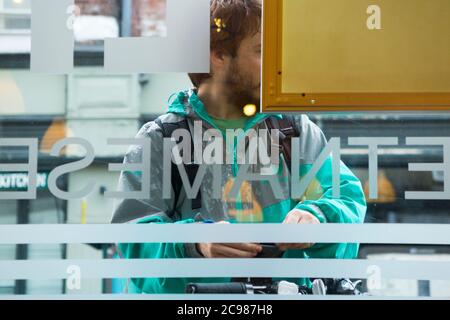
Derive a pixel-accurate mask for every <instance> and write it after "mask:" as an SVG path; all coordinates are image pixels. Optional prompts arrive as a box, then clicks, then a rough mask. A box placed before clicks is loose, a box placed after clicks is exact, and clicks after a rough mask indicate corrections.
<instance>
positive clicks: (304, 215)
mask: <svg viewBox="0 0 450 320" xmlns="http://www.w3.org/2000/svg"><path fill="white" fill-rule="evenodd" d="M283 223H293V224H319V223H320V221H319V219H317V218H316V217H315V216H314V215H312V214H311V213H309V212H308V211H304V210H299V209H294V210H292V211H291V212H289V213H288V215H287V216H286V218H285V219H284V221H283ZM313 245H314V243H277V246H278V248H280V250H283V251H285V250H287V249H308V248H311V247H312V246H313Z"/></svg>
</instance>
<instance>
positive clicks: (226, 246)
mask: <svg viewBox="0 0 450 320" xmlns="http://www.w3.org/2000/svg"><path fill="white" fill-rule="evenodd" d="M217 223H228V222H226V221H220V222H217ZM196 247H197V251H198V252H200V253H201V254H202V255H203V256H204V257H205V258H254V257H256V256H257V255H258V253H260V252H261V250H262V247H261V245H259V244H256V243H197V244H196Z"/></svg>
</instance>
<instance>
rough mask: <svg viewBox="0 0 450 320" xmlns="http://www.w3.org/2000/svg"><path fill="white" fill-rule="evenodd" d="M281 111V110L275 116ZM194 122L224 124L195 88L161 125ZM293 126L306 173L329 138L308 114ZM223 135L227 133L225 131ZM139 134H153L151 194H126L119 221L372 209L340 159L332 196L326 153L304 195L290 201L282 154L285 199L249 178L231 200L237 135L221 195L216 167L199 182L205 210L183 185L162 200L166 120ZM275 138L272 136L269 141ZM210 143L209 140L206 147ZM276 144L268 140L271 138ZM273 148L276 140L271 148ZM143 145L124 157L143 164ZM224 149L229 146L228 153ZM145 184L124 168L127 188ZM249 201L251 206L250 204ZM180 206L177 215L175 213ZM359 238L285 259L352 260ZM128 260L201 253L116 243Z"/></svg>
mask: <svg viewBox="0 0 450 320" xmlns="http://www.w3.org/2000/svg"><path fill="white" fill-rule="evenodd" d="M277 116H278V117H282V115H277ZM267 117H268V115H264V114H257V115H255V116H254V117H252V118H249V120H248V121H247V123H246V125H245V128H243V130H244V131H243V132H244V135H245V133H247V132H248V131H249V130H250V129H254V130H255V131H256V132H261V130H262V129H267V128H266V127H265V119H266V118H267ZM184 119H187V120H188V123H189V126H190V127H191V126H192V128H191V130H193V125H194V123H195V122H196V121H199V122H200V123H201V126H202V129H203V130H208V129H218V128H217V126H216V125H215V123H214V120H213V119H212V118H211V117H210V116H209V115H208V114H207V112H206V110H205V108H204V105H203V104H202V102H201V101H200V99H199V98H198V97H197V95H196V93H195V91H193V90H189V91H184V92H180V93H179V94H178V95H177V96H176V98H175V99H174V100H173V101H172V102H171V104H170V107H169V110H168V112H167V113H166V114H164V115H163V116H161V117H159V120H160V121H161V122H162V123H165V122H168V123H174V122H180V121H183V120H184ZM295 125H296V127H297V130H298V131H299V132H300V150H299V151H300V152H299V154H300V155H301V159H300V176H301V177H303V176H304V175H306V174H307V173H308V171H309V170H310V169H311V168H312V166H313V164H314V161H315V160H316V159H317V157H318V156H319V155H320V153H321V151H322V150H323V148H324V147H325V146H326V144H327V140H326V138H325V136H324V134H323V133H322V131H321V130H320V128H319V127H318V126H316V125H315V124H314V123H313V122H312V121H310V120H309V118H308V117H307V116H306V115H299V116H295ZM221 134H224V133H221ZM137 138H150V139H151V183H150V194H149V195H148V199H146V200H133V199H126V200H121V201H119V202H118V203H117V204H116V206H115V209H114V213H113V218H112V222H113V223H193V222H195V221H196V216H197V215H199V214H200V215H201V217H202V218H203V219H209V220H214V221H221V220H226V221H230V222H232V223H251V222H253V223H281V222H282V221H283V220H284V218H285V217H286V215H287V214H288V213H289V212H290V211H291V210H292V209H294V208H298V209H301V210H305V211H308V212H310V213H311V214H313V215H314V216H315V217H317V218H318V219H319V221H320V222H321V223H363V221H364V217H365V213H366V208H367V207H366V200H365V197H364V192H363V189H362V186H361V182H360V181H359V180H358V178H357V177H356V176H355V175H354V174H353V173H352V172H351V170H350V169H349V168H348V167H347V166H346V165H345V164H344V163H343V162H342V161H341V163H340V192H341V196H340V197H339V198H335V197H333V194H332V170H331V168H332V158H331V156H330V157H328V158H327V159H326V160H325V162H324V163H323V165H322V167H321V169H320V170H319V171H318V173H317V174H316V176H315V179H313V180H312V182H311V183H310V185H309V186H308V188H307V190H306V191H305V193H304V194H303V195H302V197H301V198H299V199H292V198H291V196H290V195H291V193H290V191H291V190H290V186H291V176H290V174H289V169H288V165H287V163H286V162H285V161H284V158H283V155H282V154H279V164H278V165H277V166H276V168H275V169H273V170H274V174H276V175H277V177H278V181H279V182H280V185H281V188H282V192H283V195H284V197H283V198H282V199H280V198H279V197H275V196H274V192H273V190H272V188H271V185H270V184H269V183H267V181H251V182H246V183H243V184H242V187H241V190H240V193H239V196H238V197H237V198H235V199H233V198H231V197H230V196H229V194H228V193H227V190H229V186H230V184H232V182H233V179H234V178H235V177H236V175H237V174H238V170H239V168H240V164H238V163H240V162H238V161H237V158H238V156H237V151H236V148H237V145H238V142H239V137H238V138H236V139H235V141H233V142H235V143H234V144H233V143H232V144H231V149H230V143H229V142H227V141H226V139H223V143H224V150H228V153H231V154H232V155H231V156H232V159H233V161H232V163H229V162H228V163H225V164H223V165H222V166H221V167H222V191H223V197H222V198H221V199H217V198H216V197H213V195H212V187H211V183H210V181H212V178H211V177H212V172H211V171H212V170H207V171H206V174H205V177H204V179H203V183H202V184H201V187H200V188H201V193H202V206H201V209H200V211H198V212H197V211H196V212H194V211H193V210H192V205H191V200H190V199H188V197H186V194H185V193H184V190H183V189H182V193H181V195H180V197H179V198H178V202H177V203H175V200H174V199H173V198H170V199H164V197H163V196H162V189H163V187H162V185H163V176H162V172H163V159H162V154H163V134H162V131H161V128H160V126H159V125H158V124H157V123H156V122H154V121H152V122H149V123H147V124H145V125H144V126H143V127H142V128H141V130H140V131H139V133H138V134H137ZM268 141H270V139H268ZM209 143H211V141H203V150H204V149H205V148H206V147H207V146H208V144H209ZM269 143H270V142H269ZM267 149H269V150H270V146H268V147H267ZM141 153H142V150H141V148H139V147H137V146H132V147H130V149H129V151H128V153H127V154H126V156H125V160H124V162H125V163H134V162H135V163H140V162H141V160H142V154H141ZM224 153H225V152H224ZM263 167H264V165H262V164H259V163H257V164H252V165H251V170H252V172H255V173H258V172H261V169H262V168H263ZM140 188H141V174H140V173H139V172H130V171H124V172H122V173H121V176H120V179H119V189H120V190H121V191H136V190H140ZM249 205H250V207H249ZM174 208H176V209H177V212H179V213H180V214H179V215H176V216H173V215H171V214H169V212H172V210H173V209H174ZM358 247H359V245H358V244H357V243H336V244H320V243H319V244H315V245H314V246H312V247H311V248H309V249H307V250H298V249H295V250H287V251H286V252H285V253H284V255H283V258H305V259H307V258H336V259H353V258H356V257H357V255H358ZM118 248H119V251H120V253H121V255H122V258H126V259H162V258H166V259H167V258H169V259H172V258H202V256H201V255H200V253H199V252H197V250H196V248H195V244H190V243H146V244H131V243H121V244H118ZM286 280H290V281H294V282H297V283H298V284H308V280H307V279H301V278H299V279H286ZM228 281H230V279H229V278H219V279H210V278H199V279H193V278H141V279H129V280H128V281H127V290H128V292H133V293H137V292H139V293H183V292H184V288H185V286H186V284H187V283H188V282H228Z"/></svg>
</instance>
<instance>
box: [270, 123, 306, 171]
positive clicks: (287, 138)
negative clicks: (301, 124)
mask: <svg viewBox="0 0 450 320" xmlns="http://www.w3.org/2000/svg"><path fill="white" fill-rule="evenodd" d="M266 125H267V128H268V129H269V134H271V130H275V129H278V130H279V132H280V134H279V139H280V148H281V152H282V153H283V156H284V158H285V160H286V163H287V166H288V168H289V171H291V164H292V157H291V154H292V152H291V150H292V146H291V141H292V138H295V137H300V132H299V131H298V130H297V127H296V125H295V119H294V117H293V116H287V115H283V117H282V118H279V117H275V116H271V117H269V118H267V119H266Z"/></svg>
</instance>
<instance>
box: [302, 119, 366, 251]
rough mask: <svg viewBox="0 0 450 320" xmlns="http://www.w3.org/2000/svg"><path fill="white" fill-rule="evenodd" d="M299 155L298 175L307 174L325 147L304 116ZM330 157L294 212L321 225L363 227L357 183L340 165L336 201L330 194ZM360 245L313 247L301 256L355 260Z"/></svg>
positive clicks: (362, 202) (362, 198) (363, 209)
mask: <svg viewBox="0 0 450 320" xmlns="http://www.w3.org/2000/svg"><path fill="white" fill-rule="evenodd" d="M299 126H300V128H301V131H300V132H301V133H302V135H303V137H302V139H301V149H302V150H301V153H300V154H303V155H305V158H304V159H303V162H302V165H301V168H300V175H301V176H303V175H304V174H306V173H307V172H308V171H309V170H310V169H311V168H312V166H313V163H314V161H315V160H316V158H317V157H318V156H319V154H320V153H321V151H322V149H323V148H324V147H325V145H326V143H327V141H326V138H325V136H324V134H323V132H322V131H321V130H320V128H319V127H318V126H317V125H315V124H314V123H313V122H311V121H310V120H309V119H308V118H307V117H306V116H303V117H302V119H301V121H299ZM332 193H333V192H332V157H331V156H329V157H328V158H327V159H326V160H325V161H324V163H323V165H322V167H321V168H320V169H319V171H318V172H317V174H316V177H315V179H314V180H313V183H311V184H310V186H309V187H308V189H307V191H306V192H305V195H304V197H303V199H302V201H301V202H299V203H298V204H297V205H296V208H298V209H301V210H305V211H308V212H310V213H311V214H313V215H314V216H316V217H317V218H318V219H319V221H320V222H321V223H363V222H364V217H365V214H366V209H367V205H366V199H365V196H364V191H363V188H362V186H361V182H360V181H359V179H358V178H357V177H356V176H355V175H354V174H353V173H352V171H351V170H350V169H349V168H348V167H347V166H346V165H345V164H344V163H343V162H342V161H341V162H340V193H341V196H340V197H339V198H335V197H333V194H332ZM358 248H359V244H357V243H336V244H315V245H314V246H313V247H311V248H309V249H308V250H304V253H305V254H306V255H307V256H308V257H311V258H356V257H357V254H358Z"/></svg>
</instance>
